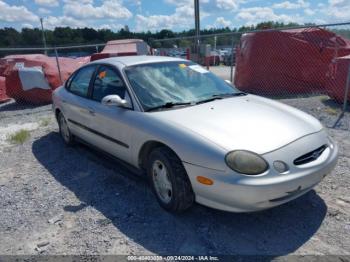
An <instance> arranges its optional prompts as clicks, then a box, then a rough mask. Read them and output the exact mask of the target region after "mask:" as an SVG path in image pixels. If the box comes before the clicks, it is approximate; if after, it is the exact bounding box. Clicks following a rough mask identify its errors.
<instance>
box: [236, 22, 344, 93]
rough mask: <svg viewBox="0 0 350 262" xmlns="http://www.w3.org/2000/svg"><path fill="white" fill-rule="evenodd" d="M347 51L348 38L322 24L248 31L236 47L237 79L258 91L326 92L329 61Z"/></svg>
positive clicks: (249, 89)
mask: <svg viewBox="0 0 350 262" xmlns="http://www.w3.org/2000/svg"><path fill="white" fill-rule="evenodd" d="M348 54H350V41H349V40H348V39H344V38H342V37H340V36H338V35H336V34H335V33H333V32H330V31H327V30H324V29H320V28H309V29H295V30H285V31H266V32H264V31H263V32H258V33H248V34H245V35H243V36H242V38H241V42H240V45H239V46H238V47H237V52H236V70H235V80H234V82H235V85H236V86H237V87H238V88H239V89H241V90H243V91H247V92H251V93H256V94H264V95H282V94H283V95H285V94H302V93H308V94H310V93H325V94H327V90H326V87H325V85H326V80H327V77H326V75H327V72H328V68H329V64H330V63H331V61H332V60H333V59H335V58H337V57H341V56H345V55H348Z"/></svg>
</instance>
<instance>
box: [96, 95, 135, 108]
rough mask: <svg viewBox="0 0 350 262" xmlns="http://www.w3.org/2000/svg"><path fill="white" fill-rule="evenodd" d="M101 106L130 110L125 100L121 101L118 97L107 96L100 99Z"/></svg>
mask: <svg viewBox="0 0 350 262" xmlns="http://www.w3.org/2000/svg"><path fill="white" fill-rule="evenodd" d="M101 103H102V105H105V106H118V107H123V108H130V107H131V106H130V104H129V102H128V101H126V100H125V99H121V97H120V96H118V95H108V96H105V97H104V98H102V101H101Z"/></svg>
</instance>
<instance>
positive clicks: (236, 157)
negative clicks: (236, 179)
mask: <svg viewBox="0 0 350 262" xmlns="http://www.w3.org/2000/svg"><path fill="white" fill-rule="evenodd" d="M226 164H227V165H228V166H229V167H230V168H231V169H232V170H234V171H236V172H238V173H242V174H245V175H258V174H261V173H264V172H265V171H266V170H267V169H268V167H269V165H268V164H267V162H266V161H265V159H263V158H262V157H261V156H259V155H258V154H255V153H253V152H250V151H245V150H237V151H232V152H230V153H228V154H227V155H226Z"/></svg>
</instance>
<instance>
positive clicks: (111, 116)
mask: <svg viewBox="0 0 350 262" xmlns="http://www.w3.org/2000/svg"><path fill="white" fill-rule="evenodd" d="M107 95H119V96H120V97H121V98H122V99H125V100H127V101H128V102H129V104H130V105H131V107H130V108H122V107H117V106H107V105H103V104H102V103H101V101H102V99H103V98H104V97H105V96H107ZM91 99H92V103H93V108H94V116H93V121H92V122H91V128H92V129H94V130H95V141H94V144H96V145H98V147H101V148H102V149H103V150H105V151H107V152H108V153H110V154H113V155H115V156H116V157H118V158H120V159H122V160H124V161H127V162H129V160H130V154H131V153H130V151H131V148H130V144H131V143H130V137H131V130H130V125H129V124H130V121H131V119H132V117H133V114H135V113H136V112H135V111H134V110H133V108H132V101H131V99H130V95H129V92H128V90H127V87H126V85H125V82H124V80H123V78H122V77H121V74H120V72H119V71H118V69H117V68H114V67H113V66H109V65H100V66H99V68H98V69H97V72H96V74H95V78H94V80H93V81H92V94H91Z"/></svg>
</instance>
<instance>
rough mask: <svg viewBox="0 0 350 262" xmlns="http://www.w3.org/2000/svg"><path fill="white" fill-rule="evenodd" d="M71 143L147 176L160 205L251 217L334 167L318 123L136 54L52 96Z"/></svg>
mask: <svg viewBox="0 0 350 262" xmlns="http://www.w3.org/2000/svg"><path fill="white" fill-rule="evenodd" d="M53 110H54V113H55V115H56V118H57V121H58V124H59V128H60V133H61V135H62V137H63V140H64V141H65V143H66V144H68V145H72V144H73V142H74V141H76V140H80V141H84V142H86V143H88V144H90V145H92V146H93V147H97V148H99V149H101V150H103V151H105V152H106V153H108V154H110V155H112V156H115V157H117V158H119V159H121V160H122V161H124V162H126V163H127V164H128V165H130V166H131V167H134V168H136V169H137V170H138V171H140V173H141V174H145V175H147V176H148V178H149V181H150V184H151V187H152V189H153V191H154V193H155V196H156V198H157V200H158V202H159V204H160V205H161V206H162V207H163V208H165V209H166V210H168V211H170V212H181V211H184V210H186V209H188V208H189V207H191V206H192V205H193V203H194V202H197V203H200V204H203V205H206V206H209V207H212V208H216V209H221V210H226V211H233V212H251V211H257V210H262V209H267V208H271V207H274V206H277V205H280V204H283V203H285V202H288V201H290V200H292V199H295V198H297V197H299V196H301V195H303V194H305V193H306V192H308V191H309V190H311V189H312V188H313V187H314V186H316V185H317V184H318V183H319V182H320V181H321V180H322V179H323V178H324V177H325V176H326V175H327V174H329V173H330V172H331V170H332V169H333V168H334V166H335V165H336V162H337V156H338V147H337V145H336V144H335V143H334V142H333V140H332V139H331V138H330V137H329V136H328V134H327V133H326V130H325V129H324V128H323V127H322V125H321V124H320V123H319V121H318V120H316V119H315V118H313V117H312V116H310V115H307V114H305V113H303V112H301V111H299V110H297V109H294V108H292V107H290V106H287V105H285V104H281V103H278V102H276V101H272V100H269V99H266V98H262V97H258V96H255V95H250V94H246V93H243V92H241V91H239V90H238V89H236V88H235V87H234V86H232V84H230V83H227V82H225V81H223V80H221V79H219V78H218V77H216V76H215V75H214V74H212V73H210V72H208V71H207V70H205V69H204V68H202V67H201V66H199V65H197V64H195V63H193V62H190V61H187V60H183V59H178V58H168V57H156V56H153V57H152V56H134V57H133V56H130V57H116V58H109V59H104V60H98V61H96V62H93V63H90V64H88V65H86V66H84V67H82V68H80V69H78V70H77V71H76V72H75V73H74V74H72V76H71V77H70V78H69V79H68V80H67V81H66V83H65V84H64V86H62V87H60V88H58V89H57V90H56V91H55V92H54V94H53Z"/></svg>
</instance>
